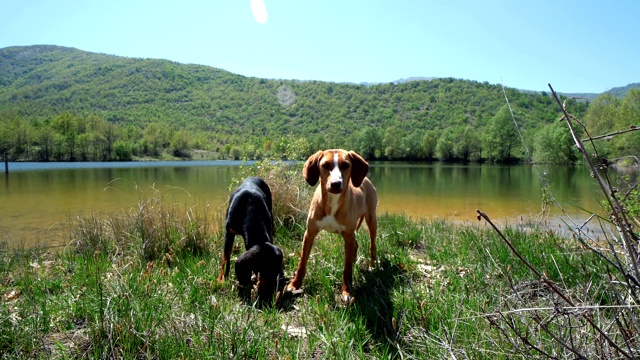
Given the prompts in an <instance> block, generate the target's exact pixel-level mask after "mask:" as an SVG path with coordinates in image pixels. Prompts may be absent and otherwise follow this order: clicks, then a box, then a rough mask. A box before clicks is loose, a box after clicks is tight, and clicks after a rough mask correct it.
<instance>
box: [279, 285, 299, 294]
mask: <svg viewBox="0 0 640 360" xmlns="http://www.w3.org/2000/svg"><path fill="white" fill-rule="evenodd" d="M284 292H285V293H288V294H291V295H300V294H302V293H303V291H302V289H301V288H299V289H296V288H295V287H293V286H291V285H287V287H285V288H284Z"/></svg>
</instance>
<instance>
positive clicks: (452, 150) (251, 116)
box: [0, 46, 640, 163]
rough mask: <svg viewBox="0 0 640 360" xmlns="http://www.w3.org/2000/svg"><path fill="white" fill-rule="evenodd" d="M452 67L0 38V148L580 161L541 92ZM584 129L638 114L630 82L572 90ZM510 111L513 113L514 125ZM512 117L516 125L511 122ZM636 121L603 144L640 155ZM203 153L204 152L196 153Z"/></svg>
mask: <svg viewBox="0 0 640 360" xmlns="http://www.w3.org/2000/svg"><path fill="white" fill-rule="evenodd" d="M505 92H506V96H507V98H508V99H509V103H510V105H511V109H512V110H513V117H512V114H511V111H510V109H509V108H508V107H507V105H506V101H505V94H504V93H503V89H502V87H501V86H499V85H491V84H489V83H486V82H485V83H479V82H475V81H466V80H457V79H452V78H444V79H433V80H425V81H413V82H407V83H403V84H393V83H389V84H379V85H370V86H365V85H356V84H337V83H326V82H318V81H308V82H302V81H293V80H267V79H258V78H249V77H244V76H240V75H235V74H231V73H229V72H226V71H223V70H219V69H215V68H211V67H206V66H199V65H184V64H177V63H173V62H169V61H164V60H143V59H130V58H123V57H116V56H109V55H102V54H94V53H88V52H83V51H80V50H76V49H70V48H63V47H56V46H31V47H11V48H5V49H0V125H1V128H0V151H3V152H7V153H8V155H9V156H10V158H11V159H12V160H38V161H51V160H54V161H79V160H83V161H85V160H91V161H111V160H131V159H134V158H145V157H147V158H158V157H163V156H166V155H167V154H169V155H171V156H175V157H181V158H189V157H191V156H193V154H194V153H195V151H198V150H202V151H204V152H202V153H205V154H207V155H206V156H207V158H211V159H227V158H232V159H260V158H266V157H269V158H286V159H303V158H305V157H306V156H307V155H309V154H310V153H312V152H313V151H315V150H317V149H321V148H333V147H340V148H347V149H353V150H355V151H358V152H359V153H361V154H362V155H364V156H365V157H366V158H367V159H371V160H374V159H387V160H442V161H463V162H464V161H492V162H505V163H508V162H519V161H527V160H528V158H527V155H526V154H525V151H524V146H523V142H522V140H521V139H523V140H524V144H526V146H527V148H528V149H529V150H530V152H531V153H532V154H533V157H534V159H535V161H537V162H547V163H574V162H576V161H577V159H579V157H578V155H577V153H576V150H575V148H574V146H573V141H572V139H571V136H570V134H569V132H568V131H567V128H566V125H565V124H564V123H562V122H558V121H557V120H558V119H559V118H560V112H559V108H558V105H557V104H556V103H555V101H553V99H552V98H551V97H550V96H549V94H548V93H545V92H541V93H532V92H523V91H518V90H515V89H509V88H507V89H505ZM568 111H569V112H571V113H573V114H574V115H575V116H577V117H578V118H580V119H582V120H583V122H584V124H585V125H586V127H587V129H588V131H589V134H590V135H600V134H602V133H607V132H611V131H616V130H619V129H621V128H628V127H629V126H631V125H636V126H638V125H640V120H639V119H640V90H637V89H631V90H629V92H628V93H627V95H626V97H625V98H624V99H621V98H618V97H614V96H612V95H611V94H608V93H606V94H604V95H601V96H600V97H598V98H596V99H595V100H594V101H592V102H591V103H589V102H587V101H575V100H571V101H569V104H568ZM514 118H515V123H514ZM515 124H517V126H518V128H516V126H515ZM637 136H638V135H635V134H634V133H631V134H627V135H623V136H620V137H617V138H615V139H614V140H613V141H611V142H609V143H607V144H606V146H605V149H604V152H605V153H604V154H603V155H604V156H607V157H611V158H615V157H618V156H622V155H629V154H636V155H637V154H638V152H639V151H638V150H639V149H640V145H638V144H640V141H638V138H637ZM199 153H201V152H199Z"/></svg>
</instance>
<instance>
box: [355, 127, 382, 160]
mask: <svg viewBox="0 0 640 360" xmlns="http://www.w3.org/2000/svg"><path fill="white" fill-rule="evenodd" d="M355 148H356V152H358V153H359V154H360V155H362V156H363V157H364V158H365V159H376V158H378V157H379V154H380V150H381V149H382V134H381V133H380V130H379V129H377V128H373V127H367V128H364V129H363V130H362V131H360V133H359V136H358V137H357V143H356V147H355Z"/></svg>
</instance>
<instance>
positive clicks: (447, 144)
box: [436, 129, 454, 161]
mask: <svg viewBox="0 0 640 360" xmlns="http://www.w3.org/2000/svg"><path fill="white" fill-rule="evenodd" d="M453 143H454V139H453V134H452V131H451V130H450V129H447V130H445V131H443V132H442V134H441V135H440V137H439V138H438V142H437V143H436V156H438V159H439V160H441V161H452V160H453V159H454V156H453Z"/></svg>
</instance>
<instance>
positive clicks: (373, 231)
mask: <svg viewBox="0 0 640 360" xmlns="http://www.w3.org/2000/svg"><path fill="white" fill-rule="evenodd" d="M366 221H367V227H368V228H369V239H370V240H371V242H370V243H369V256H370V258H369V269H373V267H374V266H375V264H376V236H377V234H378V220H377V218H376V214H375V213H374V214H373V215H370V216H368V217H367V219H366Z"/></svg>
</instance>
